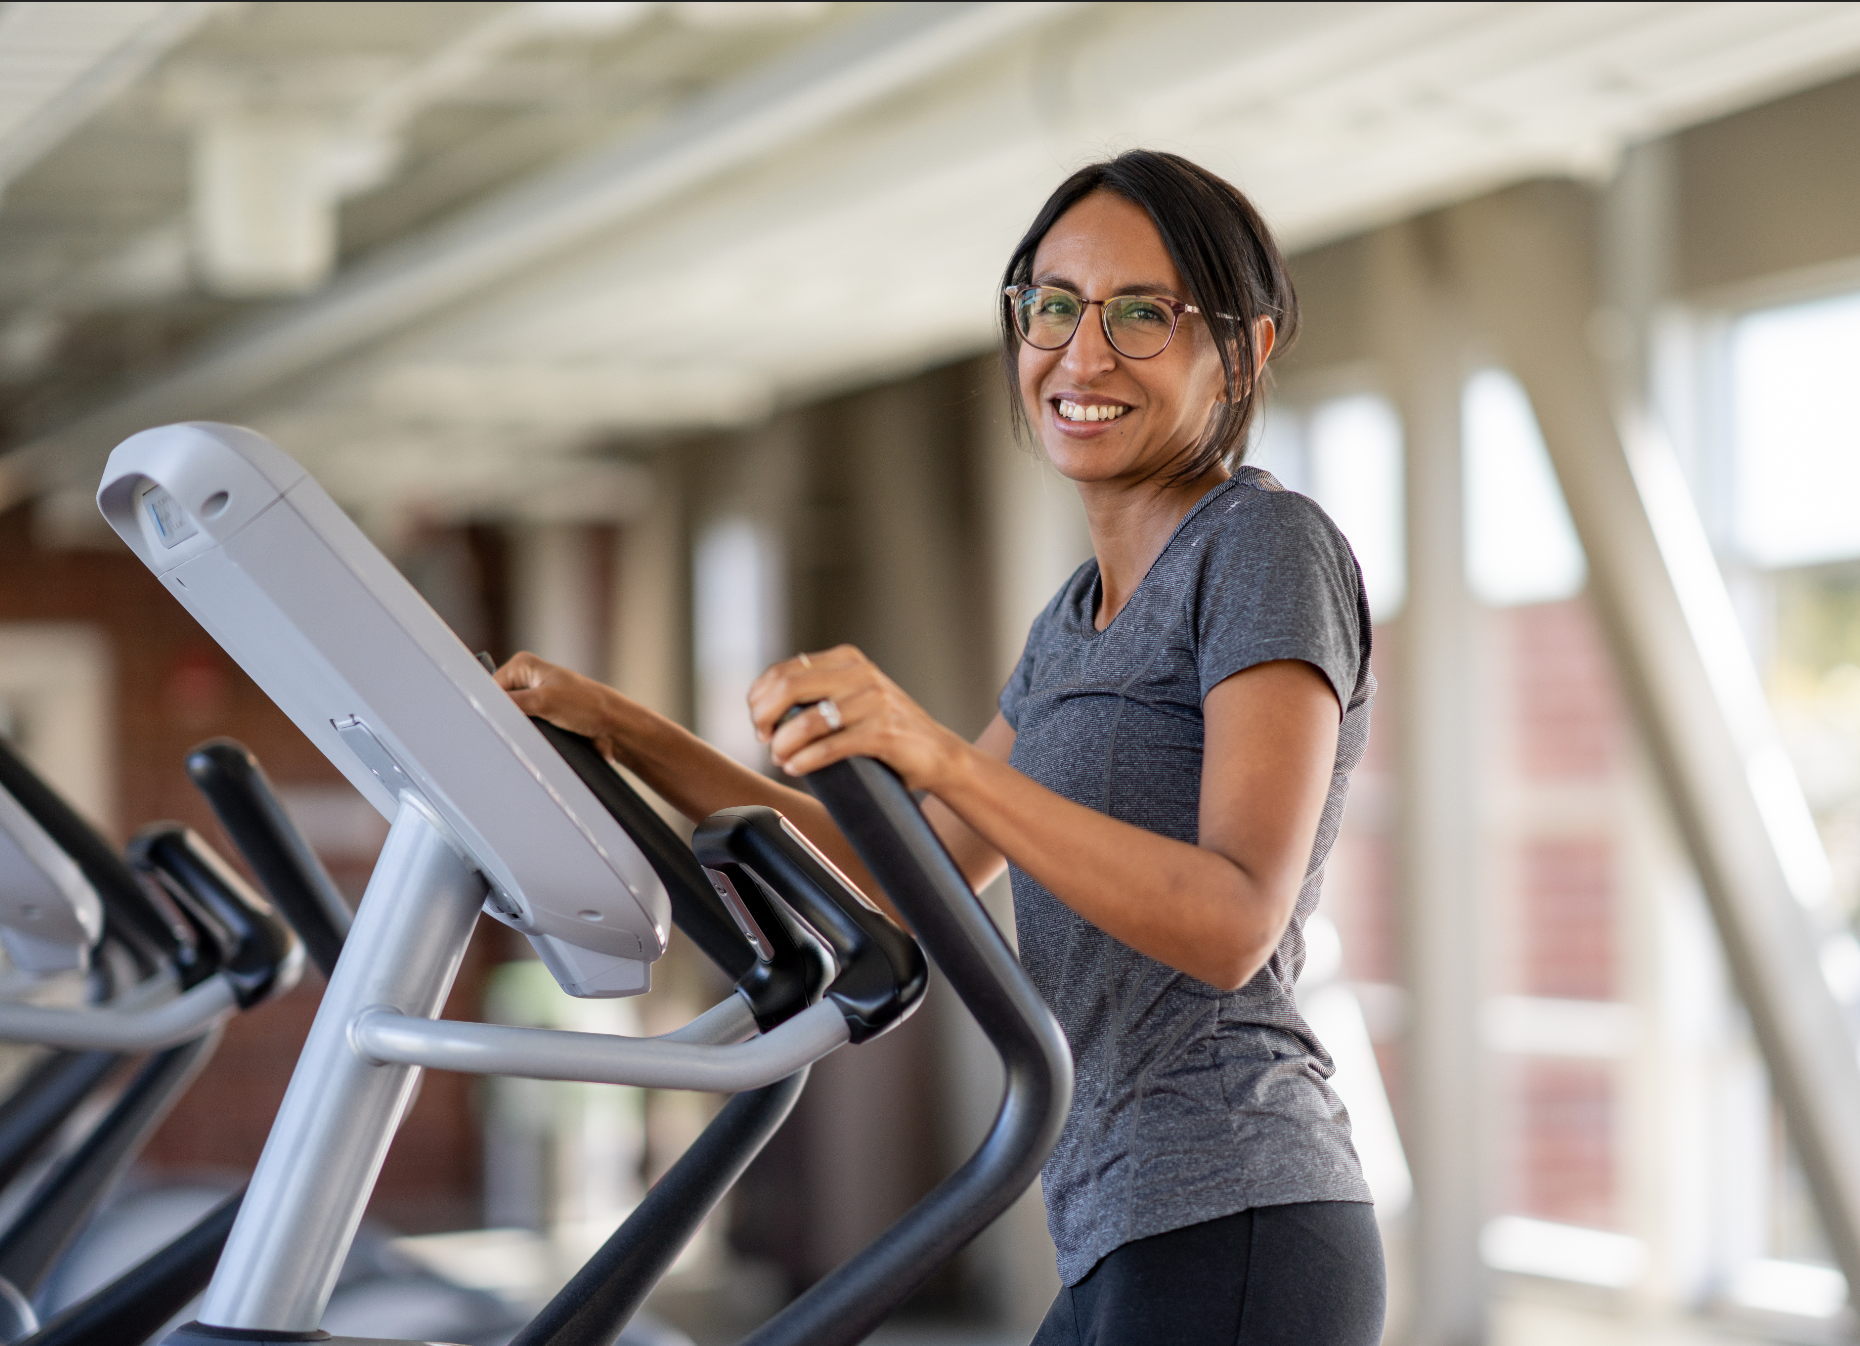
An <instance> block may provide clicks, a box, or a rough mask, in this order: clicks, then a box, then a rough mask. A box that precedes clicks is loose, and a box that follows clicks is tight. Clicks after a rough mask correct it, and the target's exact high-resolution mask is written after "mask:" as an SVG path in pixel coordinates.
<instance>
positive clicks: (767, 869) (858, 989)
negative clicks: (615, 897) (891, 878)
mask: <svg viewBox="0 0 1860 1346" xmlns="http://www.w3.org/2000/svg"><path fill="white" fill-rule="evenodd" d="M691 849H692V850H693V851H695V852H696V854H697V858H698V860H699V861H700V862H701V863H702V864H703V865H704V867H705V868H707V869H711V870H715V871H717V872H718V873H719V874H720V875H721V876H722V877H723V878H724V880H725V881H726V882H728V884H729V885H730V888H731V890H733V891H734V892H735V893H736V894H738V895H740V896H742V897H743V898H744V899H745V901H746V900H747V897H748V895H749V894H750V893H753V892H754V891H755V890H756V887H757V883H758V881H760V882H761V883H765V884H767V885H768V887H769V889H770V890H771V891H772V892H774V893H775V894H776V895H778V896H779V897H780V898H781V899H782V900H783V901H784V902H786V903H787V904H788V905H789V906H790V907H792V908H793V909H794V911H795V914H796V915H798V916H799V917H800V918H801V919H802V920H804V921H806V922H807V924H808V925H809V926H810V927H812V929H813V930H814V933H815V934H817V935H819V936H820V938H821V939H823V940H825V941H826V942H827V944H828V946H829V947H830V948H831V949H832V950H833V956H834V958H835V960H836V961H838V963H839V965H840V967H839V975H838V976H836V977H835V978H834V979H833V984H832V985H831V986H829V987H828V988H827V997H828V998H829V999H830V1000H832V1001H833V1002H834V1003H835V1004H836V1005H838V1006H839V1008H840V1013H841V1014H843V1015H844V1016H845V1017H846V1024H847V1027H848V1028H849V1029H850V1030H851V1040H852V1041H854V1042H865V1041H867V1040H869V1039H871V1038H875V1037H877V1036H879V1035H880V1034H881V1033H884V1032H886V1031H888V1030H889V1029H891V1028H893V1027H895V1026H896V1025H897V1024H899V1023H902V1022H903V1021H904V1020H905V1019H907V1018H909V1017H910V1015H911V1013H912V1011H914V1010H915V1009H916V1008H917V1006H918V1005H919V1004H920V1003H921V1002H922V1000H923V994H924V988H925V986H926V984H927V983H928V980H929V969H928V968H927V967H926V966H925V964H924V955H923V950H921V949H919V948H918V947H917V942H916V941H915V940H913V939H912V938H911V937H910V936H909V935H907V934H906V933H905V932H904V931H902V930H900V929H898V927H897V926H896V925H894V924H893V923H892V922H891V921H890V920H889V919H888V918H887V917H885V916H884V915H883V914H882V913H881V912H879V911H878V910H876V909H875V908H873V907H872V906H871V905H869V904H868V903H867V902H866V900H865V899H864V898H863V897H862V896H861V895H860V894H859V893H858V891H857V890H856V889H854V888H853V886H852V885H851V884H850V883H848V882H847V881H846V879H845V878H844V877H843V876H842V875H841V874H840V873H839V871H838V870H836V869H835V868H834V867H833V865H832V862H830V861H829V860H827V859H826V857H824V856H822V855H821V854H820V853H819V852H818V851H816V850H815V849H814V848H813V846H812V845H811V844H810V843H809V842H808V841H807V839H806V838H805V837H803V836H802V835H801V834H800V833H799V832H798V831H796V830H795V829H794V828H793V826H791V825H790V824H789V823H788V821H787V819H785V818H783V817H782V816H781V814H779V813H777V812H776V811H775V810H774V809H771V808H761V807H757V806H750V807H745V808H733V809H724V810H723V811H722V812H720V813H713V814H712V815H711V816H710V817H708V818H706V819H705V820H704V821H703V822H702V823H701V824H700V825H699V826H698V829H697V833H696V835H695V836H693V837H692V838H691Z"/></svg>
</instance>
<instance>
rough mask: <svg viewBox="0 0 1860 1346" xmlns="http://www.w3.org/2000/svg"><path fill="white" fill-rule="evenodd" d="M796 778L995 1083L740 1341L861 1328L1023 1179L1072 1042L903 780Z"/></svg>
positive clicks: (845, 1339) (1057, 1094) (876, 774)
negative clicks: (946, 1173) (907, 935)
mask: <svg viewBox="0 0 1860 1346" xmlns="http://www.w3.org/2000/svg"><path fill="white" fill-rule="evenodd" d="M807 784H808V788H809V789H811V790H812V791H813V792H814V794H815V796H816V797H818V798H819V800H820V802H821V803H822V804H824V805H826V808H827V812H828V813H830V814H831V815H832V816H833V821H834V822H835V823H837V824H838V825H839V828H840V830H841V831H842V832H843V833H844V834H845V835H846V838H847V840H848V841H850V842H851V843H852V846H853V849H854V850H855V851H857V852H858V854H859V858H860V859H861V860H862V861H864V862H865V866H866V868H867V869H869V870H870V871H871V872H872V875H873V877H874V878H876V879H877V880H878V882H879V883H880V884H881V885H882V886H883V887H884V890H885V892H886V893H887V894H888V895H889V896H890V898H891V900H892V901H893V902H894V903H895V904H896V905H897V908H898V910H899V911H900V912H901V913H902V914H903V915H904V918H905V919H906V920H907V921H909V922H910V925H911V928H912V930H913V931H915V932H916V935H917V938H918V939H919V940H920V941H921V942H922V944H923V946H924V948H925V949H926V950H928V952H929V954H930V957H931V958H932V959H933V960H934V961H935V963H936V965H937V967H939V968H940V969H942V972H943V975H944V976H945V977H946V978H948V980H949V983H950V985H951V987H953V988H954V990H955V992H956V994H957V995H958V996H959V997H961V999H962V1003H963V1004H964V1005H965V1006H966V1007H967V1008H968V1010H969V1013H970V1014H972V1015H973V1016H974V1018H975V1021H976V1023H977V1024H979V1025H980V1026H981V1028H982V1031H983V1032H984V1033H986V1034H987V1035H988V1040H989V1041H990V1042H991V1043H993V1044H994V1047H995V1050H996V1051H997V1052H999V1053H1000V1055H1001V1063H1002V1065H1003V1066H1004V1067H1005V1068H1006V1071H1007V1087H1006V1090H1005V1092H1004V1093H1003V1095H1002V1099H1001V1110H1000V1112H998V1113H997V1114H996V1116H995V1123H994V1126H993V1127H992V1128H991V1129H990V1130H989V1132H988V1135H987V1137H986V1138H985V1139H984V1140H983V1141H982V1144H981V1147H980V1148H979V1149H977V1150H976V1152H975V1153H974V1154H973V1155H972V1156H970V1158H969V1160H968V1162H966V1163H965V1164H963V1166H962V1167H961V1168H959V1169H958V1170H956V1172H955V1173H954V1174H952V1175H951V1176H950V1177H949V1178H947V1179H945V1180H944V1181H943V1183H942V1184H941V1185H940V1186H938V1187H937V1188H936V1190H935V1191H933V1192H931V1193H930V1195H929V1196H927V1197H925V1198H924V1199H923V1200H922V1201H920V1202H918V1203H917V1204H916V1205H915V1206H913V1207H912V1208H911V1209H910V1210H909V1211H908V1212H906V1213H905V1215H904V1217H903V1218H902V1219H900V1220H899V1221H898V1222H897V1223H896V1224H894V1225H892V1226H891V1228H890V1229H888V1230H886V1231H885V1232H884V1233H883V1234H882V1235H880V1236H879V1238H878V1240H877V1241H876V1242H875V1243H873V1244H871V1245H870V1246H869V1247H867V1248H866V1249H865V1250H864V1251H863V1252H861V1253H859V1254H858V1255H857V1256H855V1257H853V1258H852V1260H851V1261H849V1262H847V1263H846V1264H845V1265H843V1266H841V1267H840V1268H839V1269H838V1270H836V1271H834V1272H833V1273H832V1274H831V1275H829V1276H828V1277H827V1278H826V1279H825V1280H823V1281H820V1282H819V1283H818V1284H816V1285H815V1286H813V1288H811V1289H810V1290H808V1291H807V1293H805V1294H803V1295H802V1296H801V1297H800V1298H799V1299H797V1300H795V1301H794V1303H792V1304H790V1305H789V1306H788V1307H787V1308H785V1309H783V1310H782V1311H781V1312H780V1313H778V1314H776V1315H775V1317H773V1318H772V1319H770V1320H769V1321H768V1322H767V1323H765V1324H764V1325H763V1326H762V1327H761V1328H760V1329H758V1330H757V1331H755V1332H753V1333H751V1334H750V1336H749V1337H748V1338H747V1340H746V1342H745V1343H744V1346H803V1344H804V1343H805V1346H842V1344H845V1346H850V1343H853V1342H857V1341H862V1340H864V1339H865V1337H866V1336H867V1335H868V1334H869V1333H870V1332H871V1331H872V1330H873V1329H874V1328H876V1327H877V1326H878V1325H879V1323H881V1322H882V1321H883V1320H884V1319H885V1317H886V1316H887V1315H888V1314H889V1313H890V1312H891V1311H892V1310H893V1309H895V1308H896V1307H897V1306H898V1305H899V1304H900V1303H902V1302H903V1301H904V1300H905V1299H906V1298H908V1297H909V1296H910V1295H911V1294H912V1293H913V1292H914V1291H915V1290H916V1289H917V1288H918V1287H919V1286H921V1285H922V1284H923V1283H924V1282H925V1281H926V1280H927V1279H929V1277H930V1275H931V1273H932V1272H934V1271H935V1270H936V1269H937V1268H938V1267H939V1266H941V1265H942V1264H943V1263H944V1262H945V1261H947V1260H948V1259H949V1258H950V1257H952V1256H954V1255H955V1254H956V1253H957V1252H958V1251H959V1250H960V1249H961V1248H962V1247H963V1245H964V1244H966V1243H967V1242H968V1241H969V1240H970V1239H972V1238H974V1237H975V1235H976V1234H978V1233H980V1232H981V1231H982V1230H983V1229H985V1228H986V1227H987V1226H988V1225H989V1224H990V1223H991V1222H992V1221H993V1220H994V1219H995V1218H996V1217H997V1216H999V1215H1000V1214H1001V1213H1002V1212H1003V1211H1004V1210H1006V1209H1007V1208H1008V1207H1009V1206H1010V1205H1011V1204H1013V1202H1014V1200H1015V1199H1016V1198H1017V1197H1019V1195H1020V1194H1021V1192H1022V1191H1024V1190H1025V1189H1026V1187H1027V1185H1028V1184H1029V1183H1031V1182H1032V1181H1033V1179H1034V1176H1035V1175H1036V1174H1037V1173H1038V1172H1039V1170H1040V1165H1041V1164H1042V1163H1044V1162H1045V1160H1046V1156H1047V1155H1048V1154H1049V1153H1051V1151H1052V1148H1053V1145H1054V1144H1055V1143H1056V1142H1057V1141H1058V1139H1059V1132H1060V1129H1061V1128H1062V1127H1063V1126H1064V1125H1065V1120H1066V1112H1067V1109H1068V1108H1069V1107H1070V1106H1071V1100H1072V1056H1071V1053H1070V1052H1069V1051H1068V1050H1067V1048H1066V1041H1065V1037H1064V1035H1063V1034H1062V1033H1061V1032H1060V1031H1059V1025H1058V1023H1057V1022H1056V1021H1055V1020H1054V1018H1053V1016H1052V1012H1051V1011H1050V1010H1048V1009H1047V1007H1046V1005H1045V1003H1044V1002H1043V1001H1041V999H1040V996H1039V993H1038V992H1037V991H1035V990H1034V988H1033V984H1032V983H1031V982H1030V981H1028V980H1027V974H1026V973H1025V972H1024V971H1023V970H1022V969H1021V966H1020V964H1019V963H1018V962H1017V961H1016V960H1015V958H1014V955H1013V953H1011V952H1010V951H1009V949H1008V947H1007V944H1006V942H1005V941H1004V940H1003V939H1002V938H1001V932H1000V931H999V930H997V929H996V928H995V925H994V922H993V921H991V920H989V919H988V913H987V912H985V911H983V910H982V905H981V903H980V902H978V901H976V899H975V894H974V893H973V892H972V891H971V890H970V888H969V885H968V883H967V882H966V881H965V880H964V879H963V877H962V874H961V872H960V871H959V870H958V869H957V868H956V865H955V862H954V861H952V860H951V859H950V857H949V853H948V852H947V851H946V850H944V849H943V845H942V843H941V842H940V841H939V840H938V839H937V835H936V833H935V832H933V831H932V830H931V829H930V824H929V823H928V822H926V821H925V819H924V816H923V814H922V812H920V811H919V809H918V808H917V805H916V804H915V802H913V801H912V799H911V796H910V793H909V792H908V791H907V790H906V789H905V788H904V784H903V782H902V781H900V780H899V779H898V778H897V776H895V775H894V774H893V773H892V772H891V770H890V769H889V768H888V767H885V766H883V765H882V764H880V763H878V762H875V761H872V760H871V759H869V758H853V759H851V760H849V761H843V762H836V763H834V764H833V765H832V766H829V767H825V768H823V769H821V770H819V771H816V772H814V773H813V774H812V775H811V776H809V777H807Z"/></svg>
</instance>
